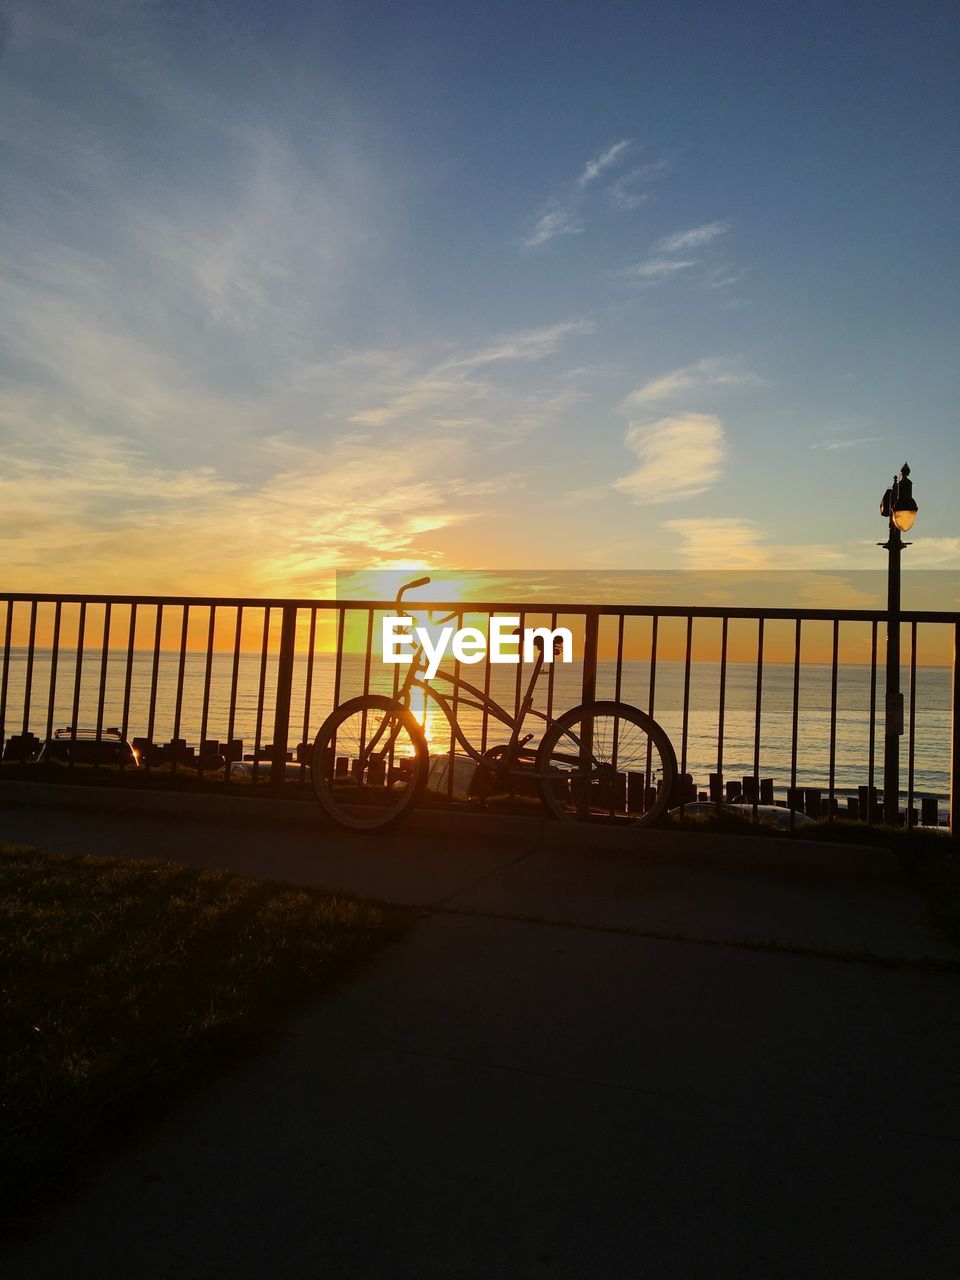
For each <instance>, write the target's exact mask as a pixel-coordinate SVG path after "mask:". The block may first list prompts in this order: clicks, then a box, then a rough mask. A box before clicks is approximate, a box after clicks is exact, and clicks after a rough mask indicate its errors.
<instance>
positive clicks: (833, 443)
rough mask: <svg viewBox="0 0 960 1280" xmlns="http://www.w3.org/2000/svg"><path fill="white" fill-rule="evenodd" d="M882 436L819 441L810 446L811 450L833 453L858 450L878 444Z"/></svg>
mask: <svg viewBox="0 0 960 1280" xmlns="http://www.w3.org/2000/svg"><path fill="white" fill-rule="evenodd" d="M882 439H883V436H860V437H859V438H858V439H856V440H852V439H850V440H842V439H841V440H820V441H818V442H817V443H816V444H812V445H811V446H810V448H811V449H826V450H828V451H830V452H833V451H834V450H836V449H859V448H861V447H862V446H863V445H867V444H878V443H879V442H880V441H881V440H882Z"/></svg>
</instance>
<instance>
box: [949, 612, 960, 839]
mask: <svg viewBox="0 0 960 1280" xmlns="http://www.w3.org/2000/svg"><path fill="white" fill-rule="evenodd" d="M950 834H951V835H952V836H953V838H954V839H955V840H956V839H957V838H960V622H955V623H954V626H953V710H952V713H951V716H950Z"/></svg>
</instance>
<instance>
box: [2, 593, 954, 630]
mask: <svg viewBox="0 0 960 1280" xmlns="http://www.w3.org/2000/svg"><path fill="white" fill-rule="evenodd" d="M0 600H4V601H8V602H10V603H18V602H24V603H28V604H29V603H32V602H34V601H36V602H37V603H38V604H43V603H50V604H56V603H57V602H58V601H59V602H61V603H63V604H110V605H130V604H137V605H159V604H162V605H164V606H166V605H171V606H183V605H190V606H191V608H193V607H197V608H209V607H210V606H211V605H217V606H218V607H222V608H227V609H233V608H236V607H237V606H238V605H242V606H243V607H244V608H245V609H247V608H250V609H262V608H265V607H269V608H271V609H282V608H283V607H284V606H287V607H291V606H292V607H295V608H297V609H323V610H337V609H373V610H375V611H377V612H382V611H387V610H391V609H395V608H396V602H395V601H393V600H317V599H285V598H280V597H277V598H273V597H264V596H151V595H109V594H103V595H89V594H83V593H75V592H31V591H5V592H0ZM404 608H406V609H411V608H412V609H419V610H424V609H429V610H434V611H436V612H447V613H449V612H453V611H456V612H462V613H470V612H476V613H520V612H525V613H527V614H534V615H539V614H550V613H557V614H573V615H577V614H580V615H583V616H584V617H589V616H594V615H598V616H601V617H620V616H621V615H622V616H624V617H654V616H656V617H660V618H690V617H692V618H746V619H758V618H764V619H773V620H777V619H783V620H785V621H789V622H793V621H796V620H798V619H799V620H800V621H801V622H833V621H834V620H838V621H840V622H882V621H885V620H886V617H887V611H886V609H789V608H765V607H762V606H754V607H751V606H746V605H742V606H741V605H667V604H630V605H619V604H583V603H562V602H554V601H552V600H537V601H518V600H508V601H490V600H422V601H417V600H407V601H405V602H404ZM899 616H900V619H901V621H902V622H918V623H921V622H930V623H943V624H948V625H954V624H958V623H960V611H958V610H949V609H902V610H901V611H900V615H899Z"/></svg>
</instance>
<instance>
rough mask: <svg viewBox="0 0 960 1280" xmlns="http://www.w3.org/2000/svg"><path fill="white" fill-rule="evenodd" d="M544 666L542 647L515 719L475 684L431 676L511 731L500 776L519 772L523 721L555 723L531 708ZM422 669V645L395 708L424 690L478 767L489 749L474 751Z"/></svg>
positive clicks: (528, 772) (526, 773) (528, 774)
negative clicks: (415, 689) (532, 718)
mask: <svg viewBox="0 0 960 1280" xmlns="http://www.w3.org/2000/svg"><path fill="white" fill-rule="evenodd" d="M398 605H399V601H398ZM401 616H405V617H412V615H411V614H410V613H408V612H407V611H406V610H402V611H401ZM460 616H461V615H460V614H458V613H451V614H447V616H446V617H444V618H441V619H439V621H438V622H437V623H436V624H435V625H437V626H442V625H443V624H444V623H445V622H451V621H453V620H454V619H455V618H459V617H460ZM543 664H544V650H543V647H542V646H541V647H540V648H539V649H538V651H537V656H536V658H535V659H534V663H533V668H532V670H531V673H530V679H529V681H528V682H527V689H526V692H525V693H524V695H523V698H522V700H521V702H520V707H519V710H518V712H517V714H516V715H515V716H514V715H511V714H510V712H509V711H507V710H506V709H505V708H504V707H502V706H500V704H499V703H498V702H497V701H496V699H494V698H491V697H490V695H489V694H488V693H485V692H484V691H483V690H482V689H478V688H477V687H476V685H472V684H470V682H469V681H467V680H464V679H463V678H462V677H461V676H454V675H451V674H450V673H449V672H447V671H444V670H442V669H440V670H438V671H437V673H436V676H434V679H437V678H438V677H439V678H441V679H443V680H446V681H448V682H449V683H450V684H451V685H453V687H454V692H455V694H456V695H457V699H458V701H459V699H460V692H461V690H463V691H465V692H467V693H468V694H471V695H472V699H471V698H467V699H465V700H464V705H466V706H468V707H473V708H474V709H475V710H477V711H481V712H483V713H484V714H485V715H488V716H492V717H493V718H494V719H495V720H498V721H500V723H501V724H503V725H505V726H506V727H507V728H508V729H509V730H510V737H509V739H508V741H507V743H506V747H505V752H504V758H503V760H502V761H498V762H497V768H498V771H499V772H501V773H503V774H507V775H509V774H518V773H520V772H521V771H520V768H519V763H518V762H519V760H520V759H521V753H522V750H523V743H522V742H521V741H520V735H521V733H522V731H523V725H524V721H525V720H526V719H527V717H528V716H530V715H532V716H534V717H536V718H537V719H539V720H542V721H543V722H544V727H545V728H548V727H549V726H550V725H551V724H553V723H554V720H553V719H552V718H551V717H549V716H547V715H545V714H544V713H543V712H542V711H537V710H536V709H535V708H534V706H533V692H534V689H535V688H536V685H537V681H538V680H539V678H540V672H541V670H542V668H543ZM425 668H426V662H425V655H424V649H423V646H422V645H417V647H416V648H415V649H414V652H413V656H412V657H411V659H410V665H409V667H408V668H407V673H406V675H405V677H404V679H403V681H402V683H401V684H400V686H399V688H398V689H397V691H396V693H395V694H394V695H393V698H394V700H395V701H396V702H397V704H398V705H400V706H404V707H407V708H408V709H409V708H410V691H411V690H412V689H414V688H418V689H421V690H423V695H424V706H426V700H427V698H432V699H433V700H434V702H436V704H437V705H438V706H439V708H440V710H441V712H442V713H443V716H444V718H445V719H446V721H447V723H448V724H449V726H450V729H451V732H452V735H453V738H454V741H455V742H456V743H457V744H459V746H460V747H461V748H462V749H463V751H464V752H465V754H466V755H468V756H469V757H470V758H471V759H472V760H473V761H475V762H476V763H477V764H479V763H480V762H481V761H482V760H483V759H484V756H485V755H487V754H489V751H490V748H488V750H487V752H482V751H479V750H477V748H476V747H474V746H473V744H472V743H471V742H469V741H468V739H467V738H466V737H465V736H464V734H463V731H462V730H461V728H460V725H459V723H458V722H457V717H456V710H455V708H454V706H452V705H451V703H450V702H449V701H448V699H447V697H445V696H444V694H442V693H441V692H440V691H439V689H435V688H434V687H433V685H432V684H431V683H429V682H428V681H426V680H423V679H422V678H421V673H422V672H423V671H424V670H425ZM473 699H476V701H474V700H473ZM398 729H399V726H397V728H395V729H394V730H392V732H391V736H390V739H389V740H388V742H387V743H386V746H385V747H384V752H386V751H389V750H391V749H392V745H393V740H394V739H395V737H396V733H397V731H398ZM381 731H382V729H381ZM379 737H380V734H379V733H378V734H377V735H376V736H375V738H374V739H373V741H372V742H371V744H370V746H369V748H368V750H369V751H372V750H373V749H374V748H375V747H376V745H377V743H378V740H379ZM571 738H572V739H573V741H574V742H576V744H577V747H578V749H579V748H580V747H581V745H582V744H581V743H580V740H579V739H578V738H577V737H576V735H575V734H571ZM531 754H533V753H531ZM577 763H578V764H579V763H580V760H579V758H578V760H577ZM593 763H594V765H596V764H597V761H594V762H593ZM595 772H596V770H595V769H588V770H587V771H586V772H581V773H572V774H569V775H568V777H569V778H570V779H572V780H578V779H585V778H590V777H593V776H594V774H595ZM522 774H523V777H524V778H525V779H527V780H538V781H539V780H545V779H547V778H549V777H551V776H552V775H550V774H540V773H536V772H534V771H533V770H532V769H530V768H524V769H523V770H522Z"/></svg>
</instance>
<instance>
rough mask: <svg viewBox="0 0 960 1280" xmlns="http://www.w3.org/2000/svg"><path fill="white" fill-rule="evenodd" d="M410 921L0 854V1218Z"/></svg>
mask: <svg viewBox="0 0 960 1280" xmlns="http://www.w3.org/2000/svg"><path fill="white" fill-rule="evenodd" d="M408 922H409V915H408V913H404V912H400V911H396V910H393V909H384V908H382V907H379V906H377V905H375V904H371V903H365V902H360V901H355V900H352V899H349V898H345V897H342V896H334V895H331V894H329V893H325V892H322V891H320V890H313V889H305V888H300V887H296V886H289V885H282V884H277V883H273V882H270V881H259V880H249V879H245V878H242V877H240V876H235V875H231V874H228V873H226V872H221V871H194V870H189V869H187V868H184V867H182V866H178V865H177V864H175V863H170V862H163V863H159V862H141V861H130V860H125V859H120V858H98V857H74V856H69V855H65V854H55V853H44V852H40V851H38V850H36V849H30V848H25V847H22V846H12V845H2V844H0V1073H2V1074H0V1205H2V1206H3V1208H2V1210H0V1225H2V1226H3V1227H5V1228H7V1229H10V1228H11V1227H12V1226H13V1225H14V1224H15V1223H17V1222H19V1223H20V1225H21V1226H22V1225H23V1224H24V1223H26V1224H27V1225H29V1224H30V1222H31V1221H32V1219H33V1218H34V1217H35V1215H36V1213H37V1211H38V1210H39V1209H40V1208H41V1207H42V1206H43V1204H44V1203H45V1202H47V1201H49V1200H50V1199H51V1198H53V1197H55V1196H57V1195H58V1194H60V1193H62V1192H64V1191H65V1190H67V1189H68V1188H69V1187H70V1186H71V1185H72V1184H73V1183H75V1182H76V1180H77V1178H78V1177H79V1176H81V1175H82V1173H83V1172H84V1171H85V1170H86V1169H88V1168H89V1167H90V1166H91V1164H92V1163H95V1162H96V1160H97V1159H98V1157H100V1156H102V1155H103V1154H104V1153H105V1152H106V1151H107V1150H108V1149H109V1148H110V1147H111V1146H113V1145H115V1144H116V1143H117V1142H118V1141H120V1140H122V1139H124V1138H125V1137H127V1136H129V1135H130V1134H132V1133H134V1132H136V1131H137V1130H138V1129H140V1128H142V1127H143V1126H144V1125H145V1124H146V1123H148V1122H149V1121H151V1120H152V1119H155V1118H156V1117H157V1116H159V1114H160V1113H161V1112H162V1110H163V1109H164V1107H165V1106H167V1105H169V1103H170V1102H171V1101H172V1100H173V1099H174V1098H175V1097H176V1096H177V1095H178V1094H179V1093H182V1092H183V1091H185V1089H186V1088H187V1087H188V1086H189V1085H190V1084H194V1083H196V1081H197V1080H198V1079H199V1078H202V1077H204V1076H206V1075H209V1074H211V1073H212V1072H213V1071H215V1070H216V1069H217V1068H219V1067H221V1066H222V1065H223V1064H224V1063H226V1062H227V1061H228V1060H229V1059H230V1058H231V1057H233V1056H236V1055H237V1054H238V1053H239V1052H240V1051H241V1050H249V1049H251V1048H253V1047H257V1046H259V1045H263V1044H266V1043H269V1040H270V1038H271V1037H272V1036H275V1035H276V1034H277V1032H278V1031H279V1029H280V1027H281V1024H282V1022H283V1020H284V1018H285V1016H286V1015H288V1014H289V1013H290V1012H292V1011H293V1010H294V1009H295V1008H296V1007H297V1006H298V1005H301V1004H303V1003H304V1002H305V1001H306V1000H307V999H309V998H313V997H315V996H317V995H318V994H319V993H321V992H325V991H329V990H331V988H333V987H334V986H335V985H336V984H337V983H338V982H339V981H340V980H341V979H343V978H344V977H345V976H346V975H347V974H348V973H350V972H351V971H352V970H354V969H355V968H356V967H357V966H358V965H359V964H360V963H362V962H363V961H364V960H365V959H367V958H368V957H369V956H371V955H372V954H373V953H374V952H375V951H377V950H378V949H379V948H380V947H381V946H383V945H384V944H385V943H386V942H388V941H390V940H391V939H393V938H395V937H396V936H398V935H399V934H400V933H401V932H402V931H403V930H404V929H405V928H406V927H407V924H408Z"/></svg>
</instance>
